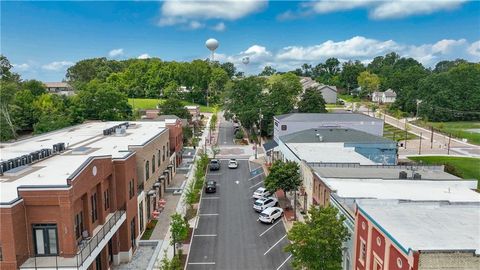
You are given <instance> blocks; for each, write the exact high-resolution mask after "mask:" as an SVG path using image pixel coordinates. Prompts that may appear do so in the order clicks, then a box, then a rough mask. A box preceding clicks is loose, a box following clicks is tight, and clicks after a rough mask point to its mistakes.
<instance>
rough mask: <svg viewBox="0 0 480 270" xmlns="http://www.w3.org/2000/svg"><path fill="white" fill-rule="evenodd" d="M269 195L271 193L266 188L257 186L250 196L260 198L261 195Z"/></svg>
mask: <svg viewBox="0 0 480 270" xmlns="http://www.w3.org/2000/svg"><path fill="white" fill-rule="evenodd" d="M270 195H272V194H270V191H268V190H267V189H266V188H264V187H259V188H257V190H255V192H253V196H252V198H254V199H260V198H263V197H268V196H270Z"/></svg>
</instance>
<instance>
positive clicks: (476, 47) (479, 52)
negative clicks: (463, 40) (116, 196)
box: [467, 40, 480, 57]
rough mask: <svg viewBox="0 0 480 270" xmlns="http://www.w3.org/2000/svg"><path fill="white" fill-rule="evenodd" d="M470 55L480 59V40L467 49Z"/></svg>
mask: <svg viewBox="0 0 480 270" xmlns="http://www.w3.org/2000/svg"><path fill="white" fill-rule="evenodd" d="M467 51H468V53H469V54H471V55H473V56H477V57H480V40H477V41H475V42H473V43H472V44H471V45H470V46H469V47H468V49H467Z"/></svg>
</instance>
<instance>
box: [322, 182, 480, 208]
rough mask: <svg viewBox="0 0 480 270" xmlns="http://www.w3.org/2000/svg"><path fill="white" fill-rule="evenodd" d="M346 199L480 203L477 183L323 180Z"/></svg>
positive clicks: (339, 195)
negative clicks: (476, 190)
mask: <svg viewBox="0 0 480 270" xmlns="http://www.w3.org/2000/svg"><path fill="white" fill-rule="evenodd" d="M322 181H323V182H324V183H325V184H326V185H327V186H328V187H329V188H330V189H331V190H332V191H334V192H335V194H336V195H337V196H338V197H340V198H344V199H362V198H365V199H399V200H413V201H449V202H480V194H478V193H477V192H475V191H473V190H472V189H475V188H476V187H477V181H474V180H471V181H469V180H450V181H432V180H413V179H397V180H384V179H344V178H322Z"/></svg>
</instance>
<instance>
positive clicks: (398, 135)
mask: <svg viewBox="0 0 480 270" xmlns="http://www.w3.org/2000/svg"><path fill="white" fill-rule="evenodd" d="M383 137H385V138H388V139H390V140H394V141H397V142H398V141H403V140H405V131H404V130H401V129H398V128H396V127H394V126H392V125H389V124H387V123H385V124H384V125H383ZM406 139H407V140H414V139H418V136H417V135H415V134H412V133H410V132H407V138H406Z"/></svg>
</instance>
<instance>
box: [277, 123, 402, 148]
mask: <svg viewBox="0 0 480 270" xmlns="http://www.w3.org/2000/svg"><path fill="white" fill-rule="evenodd" d="M280 140H282V141H283V142H286V143H288V142H290V143H329V142H344V143H391V144H395V145H396V143H395V142H394V141H392V140H390V139H387V138H384V137H380V136H375V135H372V134H370V133H367V132H363V131H359V130H355V129H350V128H341V127H322V128H310V129H306V130H301V131H297V132H294V133H290V134H287V135H283V136H281V137H280Z"/></svg>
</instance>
